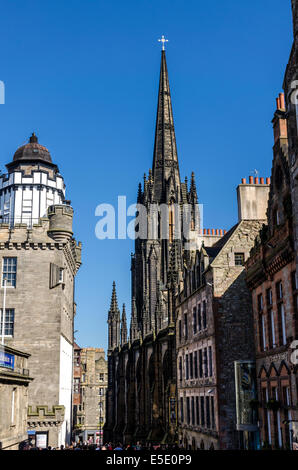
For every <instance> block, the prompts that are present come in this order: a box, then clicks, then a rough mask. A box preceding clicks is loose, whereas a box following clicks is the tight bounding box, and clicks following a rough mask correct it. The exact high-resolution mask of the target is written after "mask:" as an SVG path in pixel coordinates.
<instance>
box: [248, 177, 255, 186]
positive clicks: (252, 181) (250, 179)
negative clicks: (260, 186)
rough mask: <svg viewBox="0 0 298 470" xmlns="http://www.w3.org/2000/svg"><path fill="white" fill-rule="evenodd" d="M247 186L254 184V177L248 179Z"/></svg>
mask: <svg viewBox="0 0 298 470" xmlns="http://www.w3.org/2000/svg"><path fill="white" fill-rule="evenodd" d="M249 184H254V177H253V176H250V177H249Z"/></svg>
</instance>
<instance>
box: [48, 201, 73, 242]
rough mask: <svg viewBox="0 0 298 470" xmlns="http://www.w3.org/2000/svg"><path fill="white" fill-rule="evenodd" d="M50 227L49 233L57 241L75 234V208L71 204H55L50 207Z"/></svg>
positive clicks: (64, 239)
mask: <svg viewBox="0 0 298 470" xmlns="http://www.w3.org/2000/svg"><path fill="white" fill-rule="evenodd" d="M48 218H49V220H50V227H49V230H48V235H49V236H50V237H51V238H53V239H54V240H56V241H59V242H63V241H66V240H69V239H70V238H71V237H72V236H73V232H72V219H73V208H72V207H71V206H70V205H69V204H55V205H54V206H50V207H49V208H48Z"/></svg>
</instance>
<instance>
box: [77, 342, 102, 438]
mask: <svg viewBox="0 0 298 470" xmlns="http://www.w3.org/2000/svg"><path fill="white" fill-rule="evenodd" d="M75 354H76V357H75V361H76V362H75V368H80V379H79V381H78V378H79V372H78V371H75V375H74V393H75V395H76V404H75V405H74V408H75V412H74V416H75V418H76V421H75V423H74V434H75V439H76V441H80V442H87V443H89V444H94V443H96V444H101V443H102V434H103V427H104V424H105V419H106V391H107V386H108V365H107V361H106V359H105V352H104V349H102V348H82V349H80V348H79V347H78V346H77V347H76V349H75ZM78 395H80V397H78ZM74 403H75V402H74Z"/></svg>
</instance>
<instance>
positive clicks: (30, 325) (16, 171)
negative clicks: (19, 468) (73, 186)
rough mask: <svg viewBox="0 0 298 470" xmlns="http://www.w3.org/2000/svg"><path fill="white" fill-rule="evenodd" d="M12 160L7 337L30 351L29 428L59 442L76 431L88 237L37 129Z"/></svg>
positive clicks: (6, 197) (7, 201) (0, 296)
mask: <svg viewBox="0 0 298 470" xmlns="http://www.w3.org/2000/svg"><path fill="white" fill-rule="evenodd" d="M6 167H7V173H5V174H2V175H1V176H0V210H1V212H0V216H1V217H0V266H1V269H2V273H1V287H0V306H1V309H2V306H3V304H4V303H5V322H4V330H2V322H1V332H2V331H4V341H5V345H7V346H11V347H13V348H16V349H18V350H21V351H25V352H27V353H30V355H31V356H30V359H29V364H28V367H29V372H30V375H31V376H32V377H33V378H34V380H33V382H32V383H31V384H30V387H29V400H28V403H29V409H28V416H27V429H28V431H30V434H35V433H41V434H42V439H43V443H47V445H51V446H54V447H56V446H57V445H61V444H65V443H67V442H69V441H70V437H71V436H70V432H71V413H72V366H73V328H74V316H75V310H76V304H75V301H74V291H75V288H74V287H75V276H76V273H77V271H78V269H79V267H80V264H81V244H80V243H77V242H76V240H75V239H74V238H73V232H72V221H73V208H72V207H71V205H70V201H67V200H66V199H65V185H64V181H63V178H62V176H61V174H60V173H59V170H58V167H57V165H55V164H54V163H53V162H52V158H51V155H50V153H49V151H48V150H47V149H46V147H44V146H42V145H40V144H39V143H38V139H37V137H36V135H35V134H32V136H31V137H30V140H29V142H28V143H27V144H25V145H23V146H22V147H20V148H19V149H17V151H16V152H15V154H14V157H13V160H12V162H10V163H8V164H7V165H6ZM4 297H5V300H4ZM1 313H2V310H1ZM24 373H25V371H24ZM16 400H18V397H16ZM39 436H40V434H39Z"/></svg>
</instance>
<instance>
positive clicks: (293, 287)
mask: <svg viewBox="0 0 298 470" xmlns="http://www.w3.org/2000/svg"><path fill="white" fill-rule="evenodd" d="M273 130H274V146H273V155H274V156H273V166H272V178H271V185H270V195H269V203H268V225H266V226H264V227H263V229H262V231H261V232H260V235H259V236H258V237H257V239H256V243H255V246H254V247H253V249H252V251H251V256H250V258H249V260H248V261H247V281H248V285H249V287H250V289H251V291H252V300H253V311H254V329H255V345H256V361H257V376H258V397H259V398H258V401H259V421H260V429H261V441H262V444H263V445H264V446H271V447H273V448H275V449H276V448H288V447H291V446H292V432H291V431H292V429H293V422H292V420H295V416H296V413H297V412H296V411H295V409H296V404H297V365H294V364H292V363H291V353H292V350H291V344H292V342H293V340H294V339H295V338H297V313H296V314H295V308H296V307H295V305H294V303H295V302H296V297H295V295H296V294H295V293H296V292H297V284H296V279H297V277H296V262H295V248H294V236H293V213H292V202H291V185H290V178H291V176H290V162H289V152H288V138H287V120H286V109H285V100H284V95H283V94H280V95H279V97H278V99H277V109H276V112H275V114H274V118H273ZM296 419H297V417H296Z"/></svg>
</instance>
